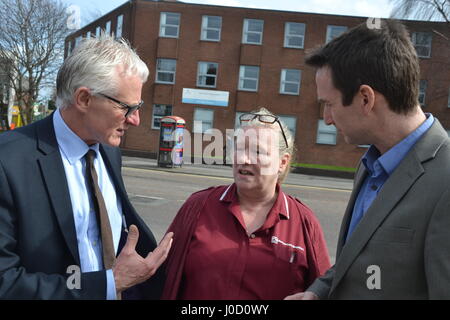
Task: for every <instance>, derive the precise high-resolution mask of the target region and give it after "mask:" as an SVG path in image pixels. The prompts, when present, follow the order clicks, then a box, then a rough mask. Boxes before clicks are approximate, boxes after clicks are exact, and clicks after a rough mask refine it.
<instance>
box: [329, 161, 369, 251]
mask: <svg viewBox="0 0 450 320" xmlns="http://www.w3.org/2000/svg"><path fill="white" fill-rule="evenodd" d="M366 176H367V170H366V167H364V165H363V164H362V163H361V162H360V163H359V167H358V170H356V175H355V183H354V185H353V191H352V194H351V195H350V199H349V201H348V205H347V209H346V210H345V214H344V218H343V219H342V224H341V230H340V231H339V238H338V244H337V250H336V258H338V257H339V255H340V254H341V251H342V247H343V246H344V244H345V238H346V236H347V230H348V226H349V225H350V220H351V219H352V213H353V208H354V206H355V202H356V198H357V196H358V194H359V190H360V189H361V186H362V184H363V182H364V179H365V178H366Z"/></svg>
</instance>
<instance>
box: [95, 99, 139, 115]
mask: <svg viewBox="0 0 450 320" xmlns="http://www.w3.org/2000/svg"><path fill="white" fill-rule="evenodd" d="M98 95H100V96H102V97H104V98H106V99H109V100H111V101H113V102H115V103H117V104H119V105H120V106H121V109H122V110H126V112H125V118H127V117H129V116H131V115H132V114H133V113H134V112H135V111H136V110H139V109H140V108H141V107H142V105H143V104H144V100H141V102H139V103H138V104H135V105H132V106H130V105H128V104H126V103H125V102H122V101H119V100H117V99H114V98H112V97H110V96H107V95H106V94H103V93H98Z"/></svg>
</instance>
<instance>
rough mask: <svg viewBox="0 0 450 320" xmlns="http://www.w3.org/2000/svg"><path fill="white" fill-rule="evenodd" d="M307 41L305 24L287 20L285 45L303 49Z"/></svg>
mask: <svg viewBox="0 0 450 320" xmlns="http://www.w3.org/2000/svg"><path fill="white" fill-rule="evenodd" d="M304 43H305V24H304V23H297V22H286V23H285V24H284V47H285V48H296V49H303V45H304Z"/></svg>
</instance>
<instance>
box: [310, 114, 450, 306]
mask: <svg viewBox="0 0 450 320" xmlns="http://www.w3.org/2000/svg"><path fill="white" fill-rule="evenodd" d="M366 175H367V172H366V169H365V167H364V166H362V165H360V166H359V169H358V171H357V173H356V176H355V182H354V189H353V193H352V194H351V197H350V201H349V204H348V207H347V210H346V213H345V215H344V219H343V222H342V226H341V231H340V235H339V242H338V247H337V254H336V264H335V265H334V266H333V267H332V268H331V269H330V270H328V272H327V273H326V274H325V275H324V276H323V277H321V278H319V279H317V280H316V281H315V282H314V283H313V285H312V286H311V287H310V288H309V289H308V290H309V291H313V292H315V293H316V294H317V295H318V296H319V297H320V298H322V299H325V298H330V299H450V142H449V139H448V136H447V133H446V131H445V130H444V129H443V128H442V126H441V125H440V123H439V122H438V121H437V120H436V121H435V123H434V124H433V125H432V127H431V128H430V129H429V130H428V131H427V132H426V133H425V134H424V135H423V136H422V137H421V139H420V140H419V141H418V142H417V143H416V145H415V146H414V147H413V148H412V149H411V150H410V152H409V153H408V154H407V155H406V157H405V158H404V159H403V160H402V161H401V163H400V164H399V166H398V167H397V168H396V169H395V170H394V172H393V173H392V175H391V176H390V177H389V179H388V180H387V181H386V183H385V184H384V186H383V188H382V189H381V190H380V193H379V194H378V196H377V198H376V199H375V200H374V201H373V203H372V205H371V206H370V207H369V209H368V210H367V212H366V213H365V215H364V217H363V218H362V220H361V221H360V223H359V225H358V226H357V227H356V229H355V230H354V232H353V234H352V235H351V237H350V238H349V239H348V240H347V243H345V236H346V234H347V230H348V227H349V224H350V220H351V215H352V211H353V206H354V204H355V200H356V197H357V195H358V193H359V189H360V188H361V185H362V182H363V181H364V178H365V177H366ZM370 266H377V267H379V272H377V271H374V269H371V268H370ZM377 274H378V275H379V280H380V281H379V289H378V288H376V287H375V288H374V287H373V285H374V284H376V280H375V278H374V276H375V277H377ZM368 284H369V285H368Z"/></svg>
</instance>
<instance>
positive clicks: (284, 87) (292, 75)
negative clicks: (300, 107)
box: [280, 69, 302, 95]
mask: <svg viewBox="0 0 450 320" xmlns="http://www.w3.org/2000/svg"><path fill="white" fill-rule="evenodd" d="M301 75H302V74H301V71H300V70H296V69H283V70H281V81H280V93H282V94H292V95H298V94H299V92H300V80H301Z"/></svg>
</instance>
